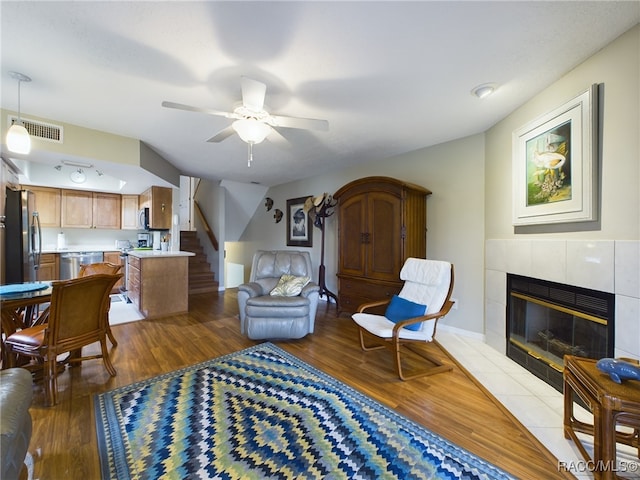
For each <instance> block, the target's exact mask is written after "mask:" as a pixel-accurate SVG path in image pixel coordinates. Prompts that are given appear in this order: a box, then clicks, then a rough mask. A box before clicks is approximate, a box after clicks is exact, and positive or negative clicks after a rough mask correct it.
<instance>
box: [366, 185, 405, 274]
mask: <svg viewBox="0 0 640 480" xmlns="http://www.w3.org/2000/svg"><path fill="white" fill-rule="evenodd" d="M368 204H369V207H368V212H369V215H368V225H367V227H368V232H369V234H370V242H369V248H368V250H367V269H366V275H367V277H369V278H375V279H378V280H391V281H394V280H398V271H399V261H400V251H401V241H402V237H401V221H402V215H401V212H400V199H399V198H398V197H396V196H394V195H391V194H389V193H386V192H372V193H370V194H368Z"/></svg>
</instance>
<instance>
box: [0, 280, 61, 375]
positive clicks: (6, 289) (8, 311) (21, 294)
mask: <svg viewBox="0 0 640 480" xmlns="http://www.w3.org/2000/svg"><path fill="white" fill-rule="evenodd" d="M52 291H53V287H52V286H51V282H50V281H46V282H45V281H41V282H24V283H17V284H10V285H0V315H1V317H2V323H1V325H0V328H1V331H0V332H1V338H2V345H1V348H2V356H1V361H2V368H7V358H6V348H5V347H4V339H6V338H7V337H8V336H9V335H11V334H13V333H15V332H17V331H18V330H22V329H24V328H29V327H33V326H36V325H41V324H43V323H46V322H47V315H46V312H47V309H46V306H47V304H48V303H49V302H51V292H52Z"/></svg>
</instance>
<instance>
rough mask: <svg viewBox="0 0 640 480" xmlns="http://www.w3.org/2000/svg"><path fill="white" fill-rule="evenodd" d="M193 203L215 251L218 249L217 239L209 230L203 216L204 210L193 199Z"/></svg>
mask: <svg viewBox="0 0 640 480" xmlns="http://www.w3.org/2000/svg"><path fill="white" fill-rule="evenodd" d="M193 204H194V206H195V207H196V212H198V216H199V217H200V220H202V224H203V225H204V231H205V232H206V234H207V237H209V241H210V242H211V245H212V246H213V248H214V249H215V250H216V251H218V239H217V238H216V236H215V235H214V233H213V231H212V230H211V227H209V222H207V219H206V217H205V216H204V212H203V211H202V209H201V208H200V205H198V202H197V200H194V201H193Z"/></svg>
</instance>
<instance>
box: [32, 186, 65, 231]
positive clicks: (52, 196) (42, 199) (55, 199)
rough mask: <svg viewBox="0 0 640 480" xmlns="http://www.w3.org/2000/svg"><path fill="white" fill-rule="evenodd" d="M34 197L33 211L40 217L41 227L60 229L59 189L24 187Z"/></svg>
mask: <svg viewBox="0 0 640 480" xmlns="http://www.w3.org/2000/svg"><path fill="white" fill-rule="evenodd" d="M25 188H26V189H27V190H31V191H32V192H33V193H34V194H35V196H36V206H35V210H36V212H38V217H40V226H41V227H56V228H58V227H60V197H61V190H60V189H59V188H49V187H35V186H28V187H25Z"/></svg>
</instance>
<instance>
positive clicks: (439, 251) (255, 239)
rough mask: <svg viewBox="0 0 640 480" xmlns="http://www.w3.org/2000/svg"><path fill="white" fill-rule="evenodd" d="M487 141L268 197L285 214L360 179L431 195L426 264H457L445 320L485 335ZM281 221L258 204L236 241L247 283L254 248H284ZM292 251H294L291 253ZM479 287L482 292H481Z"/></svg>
mask: <svg viewBox="0 0 640 480" xmlns="http://www.w3.org/2000/svg"><path fill="white" fill-rule="evenodd" d="M483 156H484V136H483V135H474V136H471V137H467V138H462V139H458V140H455V141H452V142H448V143H445V144H442V145H436V146H434V147H430V148H426V149H422V150H418V151H415V152H410V153H407V154H404V155H400V156H397V157H394V158H390V159H386V160H384V161H381V162H376V163H370V164H367V165H366V166H365V167H354V168H348V169H345V170H342V171H340V172H334V173H332V174H328V175H322V176H317V177H313V178H311V179H306V180H301V181H299V182H293V183H289V184H285V185H280V186H278V187H274V188H272V189H270V190H269V191H268V192H267V196H269V197H271V198H272V199H273V200H274V208H273V209H276V208H279V209H280V210H282V211H283V212H285V214H286V204H287V199H289V198H296V197H303V196H308V195H318V194H319V193H322V192H329V193H333V192H335V191H336V190H338V189H339V188H340V187H341V186H342V185H344V184H346V183H348V182H350V181H352V180H355V179H357V178H361V177H367V176H373V175H381V176H390V177H395V178H398V179H401V180H406V181H409V182H412V183H416V184H418V185H421V186H424V187H426V188H428V189H429V190H431V191H432V192H433V194H432V195H431V196H429V197H428V199H427V229H428V233H427V252H426V255H427V256H428V257H429V258H435V259H446V260H449V261H451V262H453V263H454V264H455V267H456V286H455V289H454V297H456V298H457V299H458V309H457V310H455V311H453V312H452V313H451V314H449V316H448V317H447V318H446V320H445V322H444V323H446V324H448V325H449V326H452V327H454V328H460V329H463V330H469V331H472V332H477V333H480V332H481V331H482V325H483V320H482V305H483V296H482V283H483V254H484V247H483V243H484V232H483V218H484V203H483V198H484V180H483V178H484V160H483ZM320 233H321V232H320V230H318V229H314V238H313V248H312V249H311V256H312V261H313V264H314V267H316V268H317V266H318V265H319V263H320ZM285 235H286V219H283V220H282V221H281V222H280V223H278V224H276V223H275V220H274V219H273V210H272V211H270V212H267V211H266V209H265V208H264V207H262V206H260V207H259V208H258V209H257V211H256V213H255V215H254V216H253V218H252V220H251V222H250V223H249V225H248V227H247V229H246V230H245V232H244V234H243V236H242V238H241V239H240V240H241V241H240V243H242V244H243V247H237V246H236V247H234V249H233V250H234V259H233V260H229V257H228V258H227V261H234V262H236V263H242V264H244V265H245V269H247V270H246V273H245V277H246V278H248V277H249V271H248V269H250V267H251V256H252V255H253V252H254V251H255V250H257V249H286V248H288V247H286V236H285ZM289 248H291V247H289ZM325 249H326V250H325V265H326V267H327V286H328V288H329V289H330V290H331V291H333V292H337V282H336V276H335V274H336V263H337V250H336V222H335V221H334V220H332V219H331V218H330V219H329V220H328V221H327V231H326V242H325ZM478 286H479V287H480V288H478Z"/></svg>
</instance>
